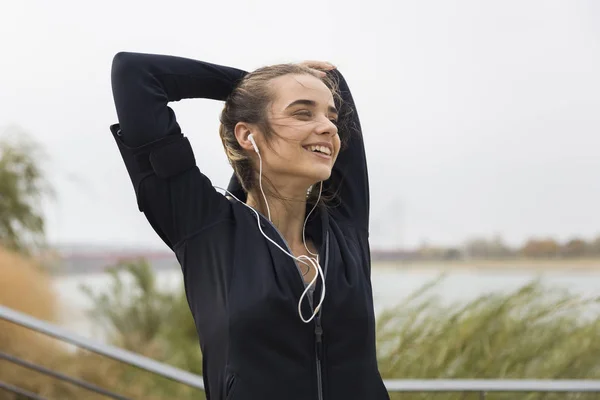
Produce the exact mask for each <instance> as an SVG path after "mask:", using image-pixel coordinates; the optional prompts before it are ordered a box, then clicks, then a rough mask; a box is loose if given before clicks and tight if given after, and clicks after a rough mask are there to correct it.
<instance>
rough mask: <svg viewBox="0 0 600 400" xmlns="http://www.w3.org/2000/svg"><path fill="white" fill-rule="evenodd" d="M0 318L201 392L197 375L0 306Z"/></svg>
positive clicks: (202, 382)
mask: <svg viewBox="0 0 600 400" xmlns="http://www.w3.org/2000/svg"><path fill="white" fill-rule="evenodd" d="M0 319H4V320H6V321H10V322H12V323H14V324H17V325H21V326H23V327H25V328H29V329H33V330H34V331H37V332H40V333H43V334H45V335H48V336H51V337H54V338H56V339H59V340H61V341H63V342H67V343H70V344H73V345H75V346H78V347H81V348H83V349H86V350H89V351H91V352H94V353H97V354H101V355H103V356H106V357H109V358H112V359H114V360H117V361H121V362H124V363H126V364H129V365H133V366H136V367H138V368H140V369H143V370H146V371H149V372H152V373H155V374H157V375H160V376H163V377H165V378H169V379H172V380H174V381H177V382H180V383H184V384H186V385H188V386H190V387H194V388H197V389H204V381H203V380H202V377H201V376H199V375H195V374H192V373H190V372H187V371H184V370H182V369H179V368H175V367H172V366H170V365H167V364H163V363H160V362H158V361H155V360H152V359H150V358H148V357H144V356H141V355H139V354H135V353H133V352H131V351H127V350H123V349H120V348H118V347H114V346H109V345H106V344H101V343H97V342H94V341H92V340H89V339H86V338H83V337H80V336H78V335H75V334H73V333H71V332H69V331H67V330H65V329H63V328H60V327H58V326H55V325H53V324H51V323H49V322H45V321H41V320H38V319H36V318H33V317H31V316H29V315H27V314H23V313H21V312H18V311H15V310H13V309H11V308H8V307H5V306H2V305H0Z"/></svg>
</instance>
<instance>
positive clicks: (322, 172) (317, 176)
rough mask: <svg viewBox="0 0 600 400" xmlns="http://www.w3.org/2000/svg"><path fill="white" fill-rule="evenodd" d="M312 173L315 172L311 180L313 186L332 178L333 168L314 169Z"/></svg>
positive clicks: (311, 175)
mask: <svg viewBox="0 0 600 400" xmlns="http://www.w3.org/2000/svg"><path fill="white" fill-rule="evenodd" d="M311 172H313V173H312V174H310V180H311V182H312V183H311V184H312V185H314V184H315V183H318V182H322V181H326V180H327V179H329V178H330V177H331V168H326V167H323V168H314V169H313V171H311Z"/></svg>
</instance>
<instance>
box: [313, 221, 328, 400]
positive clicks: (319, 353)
mask: <svg viewBox="0 0 600 400" xmlns="http://www.w3.org/2000/svg"><path fill="white" fill-rule="evenodd" d="M327 264H329V232H327V233H326V234H325V265H324V267H323V268H324V271H323V276H324V277H327ZM321 290H323V288H321ZM322 311H323V307H322V306H321V309H320V310H319V312H318V313H317V315H316V316H315V356H316V361H317V396H318V399H319V400H323V372H322V365H321V360H322V359H323V327H322V326H321V314H322Z"/></svg>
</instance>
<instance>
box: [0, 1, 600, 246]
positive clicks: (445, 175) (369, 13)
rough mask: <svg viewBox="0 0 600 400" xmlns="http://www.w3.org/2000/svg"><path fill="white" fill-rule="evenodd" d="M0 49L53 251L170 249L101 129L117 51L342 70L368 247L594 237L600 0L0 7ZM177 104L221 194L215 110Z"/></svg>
mask: <svg viewBox="0 0 600 400" xmlns="http://www.w3.org/2000/svg"><path fill="white" fill-rule="evenodd" d="M0 38H1V40H0V52H1V62H0V72H1V73H0V127H2V128H6V127H7V126H10V125H17V126H19V127H21V128H22V129H24V130H25V131H27V132H28V133H29V134H30V135H31V136H33V138H35V139H36V140H38V141H39V142H41V143H42V144H43V146H44V147H45V148H46V151H47V153H48V154H49V156H50V161H49V162H48V163H47V164H46V165H47V169H48V173H49V176H50V178H51V180H52V182H53V184H54V185H55V188H56V191H57V198H56V200H55V201H54V202H52V203H49V204H48V205H47V207H46V210H47V217H48V222H49V226H48V234H49V238H50V240H51V241H52V242H61V243H65V242H69V243H72V242H84V243H98V244H107V243H111V244H112V243H115V244H118V243H121V244H127V245H144V246H156V247H158V248H164V245H163V244H162V242H161V241H160V240H159V239H158V238H157V237H156V235H155V234H154V232H153V231H152V230H151V228H150V227H149V225H148V224H147V222H146V221H145V219H144V217H143V215H141V214H140V213H139V212H138V211H137V208H136V204H135V199H134V194H133V190H132V188H131V184H130V181H129V178H128V177H127V175H126V173H125V169H124V166H123V164H122V161H121V159H120V156H119V154H118V150H117V147H116V145H115V144H114V142H113V139H112V137H111V135H110V133H109V130H108V126H109V125H110V124H112V123H114V122H116V113H115V111H114V105H113V102H112V96H111V88H110V65H111V61H112V57H113V55H114V54H115V53H116V52H118V51H121V50H127V51H139V52H152V53H168V54H174V55H179V56H185V57H192V58H197V59H201V60H205V61H210V62H215V63H220V64H227V65H232V66H236V67H239V68H242V69H246V70H251V69H254V68H257V67H259V66H262V65H266V64H272V63H277V62H283V61H301V60H303V59H323V60H328V61H330V62H332V63H334V64H336V65H337V66H338V67H339V68H340V70H341V71H342V72H343V73H344V75H345V76H346V78H347V80H348V81H349V83H350V87H351V88H352V90H353V93H354V96H355V100H356V103H357V108H358V112H359V114H360V117H361V120H362V124H363V128H364V135H365V142H366V147H367V156H368V161H369V172H370V178H371V196H372V203H371V206H372V208H371V213H372V214H371V215H372V220H371V238H372V246H373V247H393V246H413V245H416V244H419V243H421V242H422V241H423V240H427V241H429V242H433V243H440V244H453V243H460V242H462V241H464V240H465V239H467V238H469V237H472V236H473V235H491V234H494V233H499V234H501V235H502V236H503V237H504V238H505V239H506V240H507V241H508V242H509V243H511V244H518V243H520V242H521V241H522V240H524V239H525V238H526V237H528V236H531V235H542V236H546V235H549V236H553V237H555V238H557V239H561V240H563V239H566V238H569V237H570V236H572V235H583V236H584V237H587V238H591V237H593V236H595V235H597V234H599V233H600V129H599V128H600V112H599V110H600V73H599V71H600V2H598V1H594V0H588V1H583V0H582V1H576V0H564V1H555V0H539V1H526V0H515V1H513V0H510V1H509V0H502V1H500V0H498V1H480V0H473V1H466V0H465V1H447V0H443V1H420V0H415V1H402V0H399V1H398V0H388V1H382V0H369V1H366V0H363V1H356V0H329V1H327V0H308V1H307V0H304V1H293V2H287V1H281V0H261V1H259V0H255V1H241V0H228V1H210V2H208V1H182V0H180V1H177V0H170V1H164V0H163V1H160V2H159V1H150V0H144V1H137V0H136V1H132V0H127V1H122V0H121V1H114V0H103V1H96V2H88V1H63V0H54V1H46V0H38V1H30V0H20V1H5V2H2V5H1V6H0ZM173 107H174V109H175V111H176V112H177V115H178V118H179V121H180V124H181V125H182V128H183V130H184V132H185V133H186V135H188V136H189V137H190V139H191V141H192V143H193V146H194V150H195V152H196V157H197V159H198V164H199V167H200V169H201V170H202V171H203V172H204V173H205V174H206V175H208V176H209V177H210V178H211V180H212V181H213V183H214V184H215V185H221V186H223V185H226V184H227V181H228V178H229V176H230V174H231V169H230V167H229V165H228V164H227V161H226V158H225V155H224V153H223V149H222V146H221V143H220V140H219V137H218V133H217V132H218V114H219V111H220V109H221V104H219V103H218V102H212V101H207V100H186V101H184V102H180V103H176V104H174V105H173ZM199 138H202V139H203V140H202V143H201V142H200V140H199Z"/></svg>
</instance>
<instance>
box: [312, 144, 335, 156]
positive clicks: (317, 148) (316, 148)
mask: <svg viewBox="0 0 600 400" xmlns="http://www.w3.org/2000/svg"><path fill="white" fill-rule="evenodd" d="M308 149H309V150H310V151H318V152H319V153H323V154H327V155H328V156H329V155H331V150H329V148H328V147H326V146H308Z"/></svg>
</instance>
